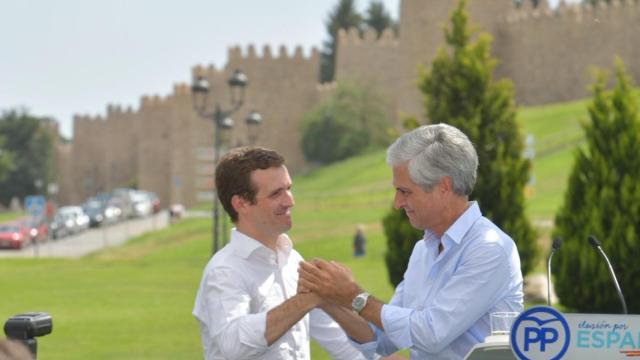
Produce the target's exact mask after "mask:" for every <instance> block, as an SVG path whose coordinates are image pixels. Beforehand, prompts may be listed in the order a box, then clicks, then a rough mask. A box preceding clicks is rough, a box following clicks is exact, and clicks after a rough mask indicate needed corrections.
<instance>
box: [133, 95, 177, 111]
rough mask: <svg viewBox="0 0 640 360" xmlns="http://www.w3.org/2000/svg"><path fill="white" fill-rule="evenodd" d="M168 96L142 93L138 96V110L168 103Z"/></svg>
mask: <svg viewBox="0 0 640 360" xmlns="http://www.w3.org/2000/svg"><path fill="white" fill-rule="evenodd" d="M169 100H170V97H169V96H165V97H162V96H160V95H157V94H154V95H144V96H142V97H141V98H140V111H143V110H149V109H154V108H158V107H162V106H166V105H168V104H169V102H170V101H169Z"/></svg>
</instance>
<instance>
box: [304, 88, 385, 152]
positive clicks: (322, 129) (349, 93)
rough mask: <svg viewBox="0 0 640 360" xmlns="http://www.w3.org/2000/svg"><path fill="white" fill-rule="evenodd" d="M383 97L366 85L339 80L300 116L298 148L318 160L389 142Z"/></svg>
mask: <svg viewBox="0 0 640 360" xmlns="http://www.w3.org/2000/svg"><path fill="white" fill-rule="evenodd" d="M390 126H391V124H390V122H389V120H388V119H387V116H386V114H385V112H384V108H383V99H382V98H381V97H380V96H379V95H378V94H376V93H375V92H373V91H372V90H371V89H370V88H365V87H363V86H360V85H358V84H356V83H354V82H343V83H340V84H339V85H338V88H337V89H336V91H335V92H334V93H333V94H331V95H330V96H329V98H327V99H326V100H324V101H322V102H321V103H319V104H318V105H316V106H315V107H314V108H313V109H312V110H311V111H310V112H309V113H308V114H307V115H306V116H305V117H304V119H303V120H302V150H303V152H304V155H305V157H306V158H307V160H310V161H316V162H319V163H322V164H327V163H331V162H335V161H338V160H343V159H346V158H348V157H351V156H354V155H358V154H361V153H363V152H364V151H365V150H366V149H369V148H379V147H384V146H386V145H388V144H389V135H388V129H389V128H390Z"/></svg>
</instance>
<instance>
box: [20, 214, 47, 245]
mask: <svg viewBox="0 0 640 360" xmlns="http://www.w3.org/2000/svg"><path fill="white" fill-rule="evenodd" d="M22 227H25V228H27V229H28V230H29V236H30V237H31V240H32V241H37V242H43V241H47V240H48V239H49V224H48V223H47V222H46V220H44V219H39V220H25V221H24V222H23V223H22Z"/></svg>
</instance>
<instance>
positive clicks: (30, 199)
mask: <svg viewBox="0 0 640 360" xmlns="http://www.w3.org/2000/svg"><path fill="white" fill-rule="evenodd" d="M45 204H46V200H45V198H44V196H42V195H29V196H27V197H26V198H25V199H24V207H25V208H26V210H27V213H29V215H31V217H33V218H40V217H42V216H43V215H44V210H45Z"/></svg>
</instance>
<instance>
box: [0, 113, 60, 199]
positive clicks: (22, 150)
mask: <svg viewBox="0 0 640 360" xmlns="http://www.w3.org/2000/svg"><path fill="white" fill-rule="evenodd" d="M43 121H47V120H46V119H42V118H37V117H34V116H32V115H29V114H28V113H27V111H25V110H9V111H5V112H3V113H2V116H0V135H1V136H4V138H5V145H4V148H5V149H6V150H7V151H8V152H10V153H11V154H12V157H13V163H14V169H13V171H11V172H10V173H9V174H8V176H7V177H6V178H5V179H4V180H3V181H0V189H2V191H0V202H1V203H2V204H4V205H5V206H7V205H8V204H9V202H10V201H11V198H12V197H14V196H16V197H18V198H19V199H22V198H24V197H25V196H26V195H32V194H37V193H44V190H45V189H46V188H47V185H48V184H49V182H50V181H51V180H52V178H53V170H54V169H53V166H54V165H53V135H52V134H51V132H50V131H49V130H48V129H47V128H46V127H45V126H43V124H42V122H43ZM36 184H39V185H40V188H38V186H36Z"/></svg>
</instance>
